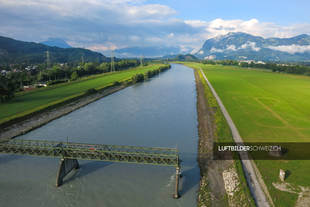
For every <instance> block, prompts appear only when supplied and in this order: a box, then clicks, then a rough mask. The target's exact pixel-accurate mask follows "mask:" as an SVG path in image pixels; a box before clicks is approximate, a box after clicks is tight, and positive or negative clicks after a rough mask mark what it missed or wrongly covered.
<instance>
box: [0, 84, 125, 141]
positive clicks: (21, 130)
mask: <svg viewBox="0 0 310 207" xmlns="http://www.w3.org/2000/svg"><path fill="white" fill-rule="evenodd" d="M125 87H126V86H125V85H121V86H115V87H112V88H108V89H105V90H103V91H102V92H99V93H96V94H93V95H89V96H87V97H83V98H81V99H79V100H77V101H74V102H71V103H69V104H66V105H64V106H60V107H56V108H54V109H51V110H48V111H45V112H42V113H40V114H37V115H34V116H32V117H30V118H28V119H26V120H24V121H21V122H18V123H15V124H12V125H10V126H8V127H5V128H3V129H1V130H0V140H1V139H12V138H14V137H16V136H19V135H22V134H25V133H27V132H29V131H31V130H33V129H36V128H38V127H41V126H43V125H45V124H47V123H48V122H50V121H53V120H54V119H57V118H59V117H61V116H64V115H66V114H69V113H70V112H72V111H75V110H77V109H79V108H81V107H83V106H86V105H87V104H89V103H92V102H94V101H96V100H98V99H100V98H102V97H104V96H107V95H109V94H111V93H114V92H116V91H119V90H121V89H123V88H125Z"/></svg>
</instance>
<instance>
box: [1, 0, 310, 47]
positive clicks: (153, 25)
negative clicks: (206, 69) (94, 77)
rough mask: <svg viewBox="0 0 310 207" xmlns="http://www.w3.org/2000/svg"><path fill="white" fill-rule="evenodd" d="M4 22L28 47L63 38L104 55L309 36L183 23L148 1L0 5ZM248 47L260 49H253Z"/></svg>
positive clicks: (267, 26)
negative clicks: (241, 36)
mask: <svg viewBox="0 0 310 207" xmlns="http://www.w3.org/2000/svg"><path fill="white" fill-rule="evenodd" d="M0 19H1V21H0V35H3V36H9V37H13V38H16V39H21V40H26V41H43V40H46V39H47V38H48V37H60V38H63V39H66V40H67V41H69V42H70V43H73V46H79V47H86V48H93V49H96V50H100V51H105V50H109V48H111V44H112V43H113V45H114V46H115V47H117V48H123V47H127V46H128V47H131V46H180V45H181V46H180V47H181V48H183V49H182V50H183V51H192V50H193V49H194V51H199V49H200V48H201V46H202V44H203V43H204V41H205V40H206V39H208V38H211V37H215V36H218V35H225V34H227V33H228V32H246V33H250V34H252V35H258V36H263V37H291V36H295V35H298V34H301V33H310V24H294V25H288V26H281V25H277V24H274V23H270V22H260V21H259V20H258V19H255V18H252V19H248V20H240V19H232V20H224V19H221V18H217V19H214V20H212V21H204V20H202V19H200V20H199V19H198V20H191V19H187V20H183V19H180V18H177V17H176V11H175V10H174V9H173V8H171V7H169V6H167V5H164V4H151V3H148V1H146V0H112V1H111V0H0ZM243 47H245V48H251V49H252V50H254V51H258V50H259V49H260V48H258V47H257V46H256V45H254V44H253V43H247V44H246V45H244V46H243ZM237 49H238V48H237V47H236V46H235V45H229V46H228V47H227V48H225V50H230V51H235V50H237ZM280 49H283V48H280ZM221 50H224V49H218V48H213V51H221ZM283 50H284V49H283ZM290 50H292V49H290ZM299 50H301V49H299Z"/></svg>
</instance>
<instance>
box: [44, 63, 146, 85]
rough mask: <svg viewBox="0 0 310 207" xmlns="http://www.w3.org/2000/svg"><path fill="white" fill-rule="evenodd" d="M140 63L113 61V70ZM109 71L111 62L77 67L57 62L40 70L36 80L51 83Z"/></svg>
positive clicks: (124, 68)
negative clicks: (62, 65)
mask: <svg viewBox="0 0 310 207" xmlns="http://www.w3.org/2000/svg"><path fill="white" fill-rule="evenodd" d="M139 64H140V62H139V61H138V60H121V61H119V62H115V63H114V70H115V71H121V70H126V69H128V68H130V67H136V66H138V65H139ZM107 72H111V63H107V62H104V63H101V64H99V63H94V62H90V63H84V64H80V65H78V66H77V67H67V66H64V67H61V66H60V65H59V64H57V65H54V66H53V67H52V68H50V69H47V70H44V71H41V72H40V73H39V75H38V81H40V82H46V81H48V83H49V84H53V83H54V82H55V81H56V82H57V80H63V79H65V80H69V79H70V80H76V79H78V78H80V77H83V76H89V75H94V74H100V73H107Z"/></svg>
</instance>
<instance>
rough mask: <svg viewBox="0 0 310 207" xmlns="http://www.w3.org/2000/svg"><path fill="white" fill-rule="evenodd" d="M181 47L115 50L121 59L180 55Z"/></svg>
mask: <svg viewBox="0 0 310 207" xmlns="http://www.w3.org/2000/svg"><path fill="white" fill-rule="evenodd" d="M180 52H181V50H180V48H179V47H156V46H153V47H127V48H122V49H117V50H115V55H116V56H119V57H139V56H141V55H142V56H144V57H161V56H163V55H172V54H178V53H180Z"/></svg>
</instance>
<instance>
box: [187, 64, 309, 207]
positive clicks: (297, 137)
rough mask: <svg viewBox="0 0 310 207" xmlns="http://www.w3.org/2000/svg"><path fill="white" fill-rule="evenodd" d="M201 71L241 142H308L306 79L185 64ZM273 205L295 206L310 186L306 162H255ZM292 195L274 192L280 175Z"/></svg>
mask: <svg viewBox="0 0 310 207" xmlns="http://www.w3.org/2000/svg"><path fill="white" fill-rule="evenodd" d="M186 65H188V66H190V67H192V68H202V69H203V71H204V72H205V74H206V76H207V78H208V79H209V81H210V82H211V84H212V85H213V87H214V88H215V90H216V92H217V93H218V95H219V96H220V98H221V99H222V101H223V103H224V105H225V107H226V109H227V110H228V112H229V114H230V115H231V117H232V119H233V120H234V122H235V124H236V126H237V128H238V130H239V132H240V134H241V136H242V137H243V140H244V141H246V142H310V77H307V76H299V75H289V74H283V73H273V72H270V71H265V70H259V69H244V68H240V67H233V66H222V65H205V64H199V63H186ZM255 162H256V164H257V167H258V168H259V170H260V172H261V174H262V176H263V179H264V181H265V183H266V185H267V187H268V190H269V192H270V194H271V197H272V198H273V202H274V204H275V206H281V207H285V206H289V207H291V206H295V205H296V201H297V198H298V195H297V193H298V192H301V187H310V173H309V172H310V161H305V160H290V161H287V160H281V161H272V160H256V161H255ZM280 169H284V170H288V171H289V175H288V177H287V179H286V180H285V181H286V182H287V183H289V184H290V185H292V187H294V188H295V189H294V191H295V192H297V193H288V192H284V191H280V190H278V189H276V188H275V187H274V186H273V184H272V183H276V182H279V170H280Z"/></svg>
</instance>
